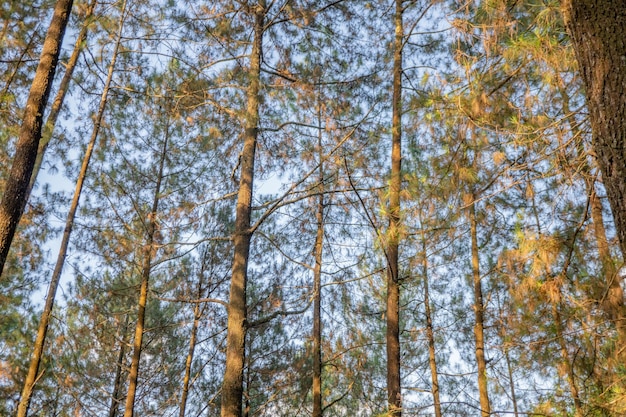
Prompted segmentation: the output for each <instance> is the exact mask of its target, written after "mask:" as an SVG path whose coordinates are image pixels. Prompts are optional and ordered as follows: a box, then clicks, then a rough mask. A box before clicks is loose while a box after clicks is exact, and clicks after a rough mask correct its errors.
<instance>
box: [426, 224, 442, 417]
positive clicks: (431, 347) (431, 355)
mask: <svg viewBox="0 0 626 417" xmlns="http://www.w3.org/2000/svg"><path fill="white" fill-rule="evenodd" d="M422 253H423V255H422V266H423V275H422V279H423V281H424V314H425V315H426V338H427V340H428V365H429V366H430V380H431V383H432V387H431V392H432V394H433V405H434V408H435V417H441V416H442V414H441V398H440V395H439V372H438V371H437V356H436V355H435V353H436V349H435V331H434V328H433V314H432V310H431V309H430V290H429V288H428V287H429V285H428V257H427V256H426V237H425V236H424V231H423V230H422Z"/></svg>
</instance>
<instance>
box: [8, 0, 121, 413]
mask: <svg viewBox="0 0 626 417" xmlns="http://www.w3.org/2000/svg"><path fill="white" fill-rule="evenodd" d="M123 26H124V12H123V11H122V17H121V18H120V23H119V29H118V33H117V40H116V43H115V48H114V50H113V56H112V58H111V63H110V64H109V70H108V74H107V79H106V81H105V83H104V88H103V90H102V95H101V97H100V104H99V106H98V113H97V115H96V118H95V120H94V126H93V131H92V133H91V138H90V139H89V143H88V144H87V149H86V150H85V155H84V156H83V162H82V165H81V168H80V172H79V174H78V178H77V180H76V187H75V189H74V196H73V197H72V204H71V206H70V210H69V212H68V213H67V218H66V220H65V229H64V230H63V238H62V239H61V247H60V248H59V254H58V256H57V261H56V265H55V267H54V271H53V272H52V277H51V278H50V285H49V286H48V292H47V294H46V303H45V305H44V309H43V312H42V313H41V320H40V322H39V327H38V329H37V337H36V338H35V344H34V347H33V354H32V356H31V360H30V365H29V368H28V374H27V375H26V379H25V381H24V387H23V389H22V395H21V397H20V403H19V406H18V411H17V416H18V417H26V416H27V415H28V407H29V406H30V399H31V396H32V394H33V389H34V386H35V383H36V382H37V378H38V377H37V375H38V373H39V365H40V363H41V360H42V358H43V353H44V348H45V344H46V335H47V333H48V325H49V324H50V318H51V316H52V309H53V308H54V301H55V298H56V293H57V289H58V287H59V282H60V281H61V274H62V273H63V266H64V265H65V258H66V257H67V250H68V247H69V243H70V237H71V236H72V230H73V228H74V220H75V219H76V212H77V210H78V203H79V202H80V196H81V194H82V190H83V184H84V182H85V179H86V177H87V171H88V169H89V162H90V161H91V155H92V154H93V151H94V148H95V146H96V139H97V138H98V133H99V132H100V126H101V124H102V119H103V118H104V111H105V109H106V105H107V99H108V97H109V89H110V86H111V81H112V79H113V72H114V70H115V62H116V61H117V56H118V51H119V47H120V42H121V37H122V29H123Z"/></svg>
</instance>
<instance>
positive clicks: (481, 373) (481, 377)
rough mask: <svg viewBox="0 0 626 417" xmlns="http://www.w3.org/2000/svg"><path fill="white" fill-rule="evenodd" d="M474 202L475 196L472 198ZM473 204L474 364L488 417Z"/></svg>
mask: <svg viewBox="0 0 626 417" xmlns="http://www.w3.org/2000/svg"><path fill="white" fill-rule="evenodd" d="M472 197H473V201H476V196H472ZM475 204H476V203H475V202H472V204H471V205H470V207H469V217H470V234H471V240H472V276H473V280H474V317H475V323H474V340H475V341H476V364H477V365H478V395H479V398H480V410H481V412H480V414H481V416H482V417H489V415H490V414H491V404H490V402H489V390H488V387H487V361H486V360H485V326H484V321H485V317H484V314H485V311H484V304H483V289H482V285H481V282H480V259H479V254H478V231H477V220H476V206H475Z"/></svg>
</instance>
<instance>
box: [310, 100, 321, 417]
mask: <svg viewBox="0 0 626 417" xmlns="http://www.w3.org/2000/svg"><path fill="white" fill-rule="evenodd" d="M317 121H318V137H317V139H318V141H317V146H318V157H319V177H318V181H319V196H318V197H317V211H316V213H315V220H316V223H317V233H316V235H315V248H314V250H313V252H314V254H315V266H314V267H313V384H312V385H313V413H312V415H311V416H312V417H322V413H323V412H324V409H323V407H322V261H323V252H324V152H323V150H322V104H321V103H318V108H317Z"/></svg>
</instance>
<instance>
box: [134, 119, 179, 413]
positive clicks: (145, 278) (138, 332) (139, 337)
mask: <svg viewBox="0 0 626 417" xmlns="http://www.w3.org/2000/svg"><path fill="white" fill-rule="evenodd" d="M167 117H169V115H168V116H167ZM168 123H169V121H168ZM168 142H169V126H167V127H166V130H165V139H164V141H163V149H162V150H161V160H160V161H159V172H158V174H157V181H156V186H155V188H154V198H153V200H152V208H151V210H150V214H148V218H147V220H148V222H147V230H146V242H145V245H144V254H143V265H142V268H141V284H140V287H139V301H138V303H137V323H136V325H135V338H134V342H133V357H132V360H131V363H130V370H129V372H128V393H127V394H126V405H125V408H124V417H133V413H134V408H135V395H136V394H137V381H138V378H139V361H140V360H141V350H142V343H143V332H144V325H145V322H146V304H147V303H148V287H149V283H150V274H151V273H152V258H153V257H154V254H155V252H156V245H155V236H156V233H157V215H158V213H159V199H160V198H161V182H162V181H163V169H164V166H165V158H166V156H167V146H168Z"/></svg>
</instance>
